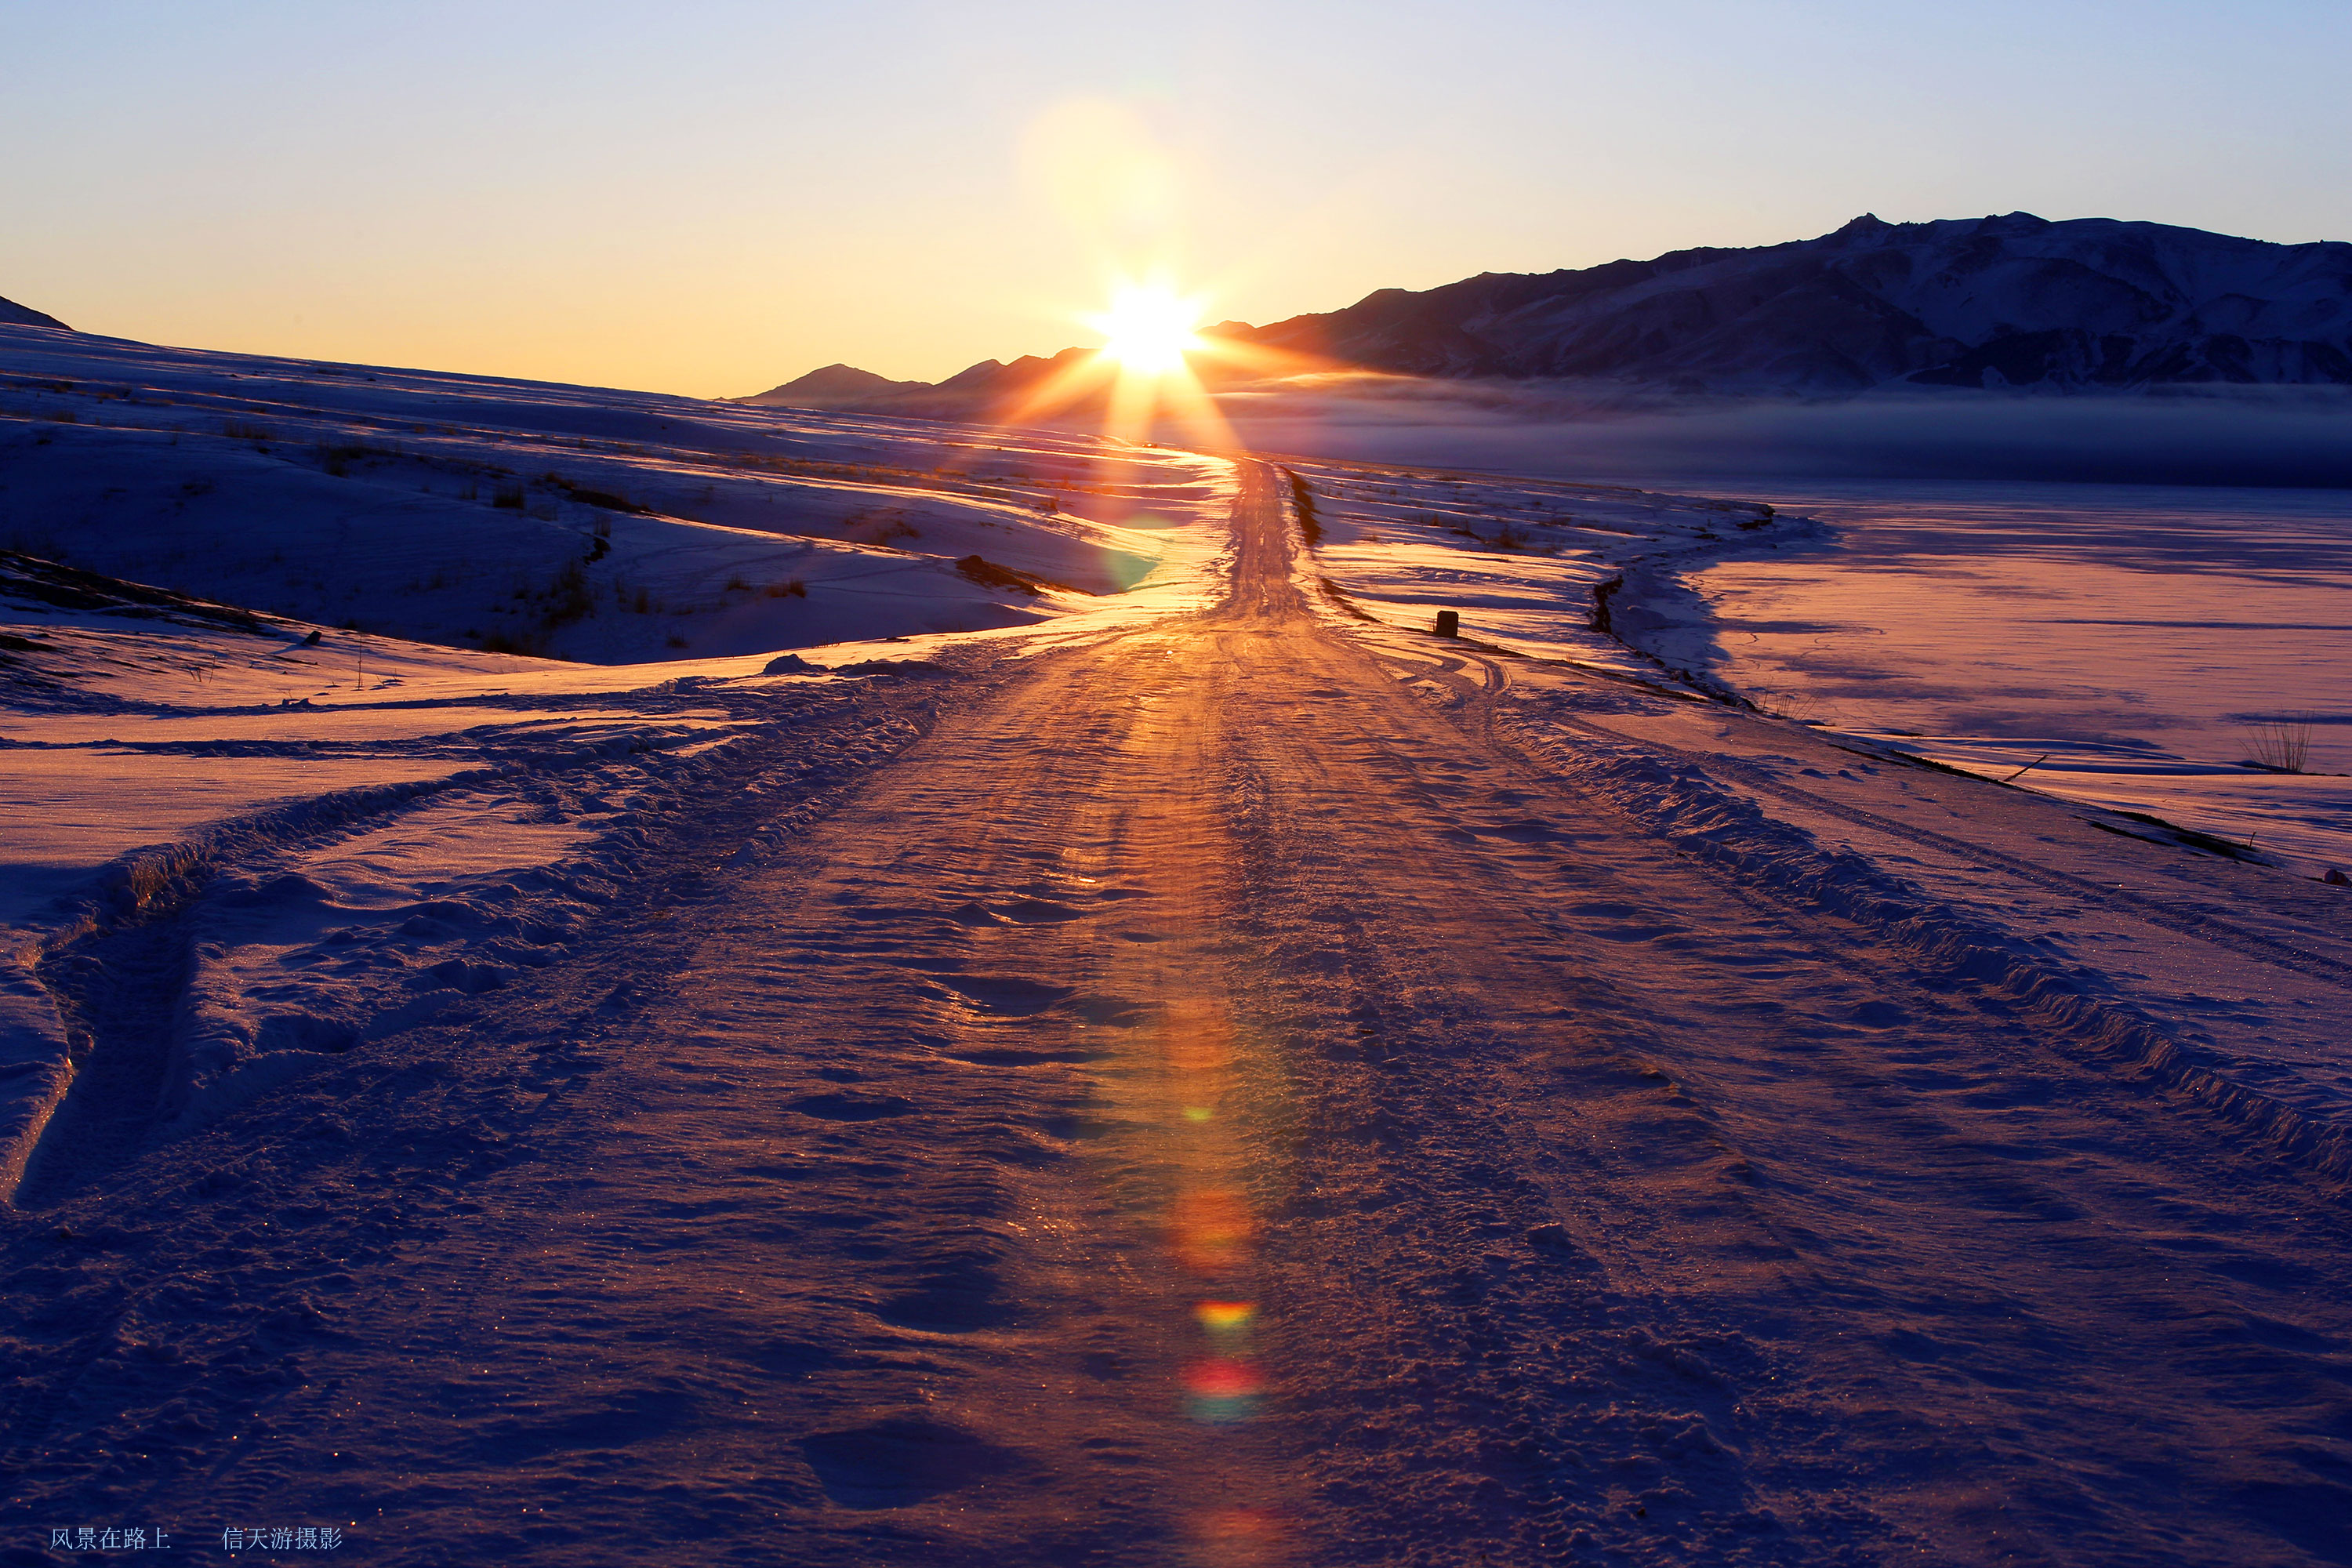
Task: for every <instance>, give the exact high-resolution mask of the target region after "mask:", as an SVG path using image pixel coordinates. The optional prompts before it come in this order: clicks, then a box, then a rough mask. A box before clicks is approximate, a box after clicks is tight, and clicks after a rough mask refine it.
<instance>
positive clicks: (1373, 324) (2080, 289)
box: [1220, 213, 2352, 395]
mask: <svg viewBox="0 0 2352 1568" xmlns="http://www.w3.org/2000/svg"><path fill="white" fill-rule="evenodd" d="M1220 331H1222V332H1223V333H1224V334H1225V335H1228V336H1231V337H1234V338H1235V339H1238V340H1240V341H1243V342H1254V343H1258V344H1262V345H1265V346H1267V347H1272V348H1282V349H1288V350H1292V351H1295V352H1298V353H1312V354H1317V355H1321V356H1327V357H1329V358H1331V359H1335V360H1339V361H1342V362H1344V363H1350V364H1355V365H1360V366H1363V367H1365V368H1367V369H1372V370H1385V371H1394V372H1398V373H1402V374H1418V375H1435V376H1507V377H1538V376H1540V377H1580V378H1581V377H1597V378H1602V379H1607V380H1612V381H1622V382H1629V383H1633V384H1643V385H1651V386H1659V387H1666V388H1672V389H1677V390H1687V391H1710V392H1798V393H1808V394H1815V395H1819V394H1835V393H1850V392H1859V391H1862V390H1864V389H1865V388H1868V387H1872V386H1877V385H1881V384H1885V383H1888V382H1894V381H1909V382H1913V383H1916V384H1934V385H1966V386H1985V385H2004V384H2006V385H2039V384H2055V385H2063V386H2082V387H2090V386H2100V387H2130V386H2143V385H2147V384H2156V383H2164V382H2238V383H2273V384H2342V383H2352V245H2346V244H2340V243H2326V244H2316V245H2272V244H2267V243H2265V242H2263V241H2260V240H2251V239H2236V238H2231V237H2228V236H2225V235H2217V234H2208V233H2205V232H2204V231H2202V230H2200V229H2191V228H2173V227H2168V226H2164V225H2161V224H2148V223H2117V222H2115V221H2112V220H2110V219H2106V218H2082V219H2076V220H2074V221H2071V222H2065V223H2048V222H2045V221H2043V220H2042V219H2041V218H2038V217H2034V216H2031V215H2029V214H2025V213H2011V214H2010V215H2009V216H2006V217H1988V218H1979V219H1967V220H1953V221H1947V222H1938V223H1916V224H1887V223H1882V222H1880V221H1879V220H1878V219H1877V218H1875V217H1872V216H1863V217H1858V218H1856V219H1854V220H1853V222H1852V223H1850V224H1847V225H1846V226H1844V227H1843V228H1841V229H1839V230H1837V231H1836V232H1835V233H1833V234H1828V235H1824V236H1822V237H1821V238H1819V239H1810V240H1799V241H1795V242H1792V243H1790V244H1787V245H1776V246H1768V247H1762V248H1759V249H1753V250H1723V249H1713V248H1707V249H1696V250H1681V251H1675V252H1672V253H1670V254H1668V255H1665V256H1661V257H1658V258H1655V259H1654V260H1650V261H1612V262H1610V263H1608V264H1606V265H1604V266H1601V267H1593V268H1583V269H1581V270H1571V271H1561V272H1552V273H1546V274H1542V275H1529V274H1516V273H1485V274H1481V275H1480V276H1478V277H1476V278H1470V279H1464V280H1463V281H1461V282H1459V283H1449V284H1446V285H1444V287H1442V288H1437V289H1426V290H1423V291H1422V292H1419V293H1412V292H1408V291H1406V290H1404V289H1382V290H1381V291H1380V292H1378V293H1374V294H1371V295H1369V296H1367V297H1366V298H1364V299H1363V300H1359V301H1358V302H1357V303H1356V304H1353V305H1350V306H1349V307H1348V308H1347V309H1346V310H1335V311H1332V312H1330V313H1328V314H1325V315H1313V316H1298V317H1294V318H1292V319H1291V320H1289V321H1277V322H1275V323H1274V324H1272V325H1270V326H1265V327H1258V328H1254V329H1253V328H1237V327H1234V326H1228V327H1226V328H1223V329H1220Z"/></svg>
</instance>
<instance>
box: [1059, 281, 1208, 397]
mask: <svg viewBox="0 0 2352 1568" xmlns="http://www.w3.org/2000/svg"><path fill="white" fill-rule="evenodd" d="M1200 320H1201V311H1200V307H1199V306H1198V305H1197V304H1196V303H1194V302H1193V301H1192V300H1187V299H1184V298H1182V297H1181V296H1180V295H1178V294H1177V293H1176V291H1175V290H1174V289H1169V288H1165V287H1163V286H1161V285H1160V284H1156V283H1139V284H1129V285H1127V286H1125V287H1123V288H1121V289H1118V291H1116V292H1115V293H1113V294H1112V295H1111V300H1110V309H1109V310H1105V311H1103V312H1102V313H1101V314H1099V315H1095V316H1089V317H1087V325H1088V326H1090V327H1092V328H1094V329H1095V331H1098V332H1100V333H1101V334H1102V335H1103V340H1104V341H1103V346H1102V353H1103V357H1104V358H1106V359H1110V360H1116V361H1118V366H1119V368H1120V369H1121V370H1123V371H1126V372H1127V373H1128V374H1131V375H1166V374H1170V373H1171V372H1172V371H1178V370H1181V369H1183V368H1184V356H1185V355H1186V354H1187V353H1191V352H1192V350H1193V349H1195V348H1198V347H1199V346H1200V343H1201V340H1200V339H1199V338H1198V337H1197V336H1195V335H1194V333H1193V331H1192V329H1193V327H1194V326H1195V325H1196V324H1198V322H1199V321H1200Z"/></svg>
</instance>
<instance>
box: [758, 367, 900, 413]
mask: <svg viewBox="0 0 2352 1568" xmlns="http://www.w3.org/2000/svg"><path fill="white" fill-rule="evenodd" d="M929 385H930V383H929V382H927V381H892V380H890V379H888V378H887V377H886V376H879V375H877V374H874V373H873V372H872V371H870V370H859V369H858V368H857V367H856V365H848V364H829V365H826V366H825V367H824V369H823V370H813V371H811V372H809V373H808V374H806V375H803V376H799V377H797V378H795V379H793V380H792V381H788V382H786V383H784V384H783V385H782V386H772V387H770V388H769V389H768V390H767V391H765V392H762V393H760V394H758V395H755V396H751V397H744V398H739V399H737V401H738V402H741V403H757V404H766V405H773V406H781V407H785V408H844V407H857V406H861V405H864V404H866V403H870V402H872V401H873V400H875V399H876V398H881V397H887V396H889V395H891V394H892V393H894V392H898V391H902V390H905V389H908V388H914V387H928V386H929Z"/></svg>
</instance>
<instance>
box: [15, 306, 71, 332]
mask: <svg viewBox="0 0 2352 1568" xmlns="http://www.w3.org/2000/svg"><path fill="white" fill-rule="evenodd" d="M0 323H5V324H6V325H8V326H12V327H65V325H66V324H65V323H64V322H63V321H58V319H57V318H56V317H55V316H48V315H44V314H42V313H41V312H40V311H38V310H34V309H33V308H32V307H31V306H30V305H19V304H18V303H16V300H0ZM66 331H73V329H72V328H71V327H66Z"/></svg>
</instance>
